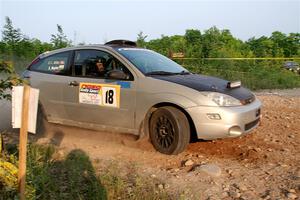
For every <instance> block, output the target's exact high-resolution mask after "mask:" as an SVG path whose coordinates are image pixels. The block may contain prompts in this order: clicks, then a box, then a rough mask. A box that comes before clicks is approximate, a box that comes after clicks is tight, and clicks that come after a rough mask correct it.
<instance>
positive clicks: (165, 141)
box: [149, 106, 190, 154]
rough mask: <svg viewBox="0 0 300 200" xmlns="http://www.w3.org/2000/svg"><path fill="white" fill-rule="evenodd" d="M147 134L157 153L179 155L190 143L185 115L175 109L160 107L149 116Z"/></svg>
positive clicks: (188, 127)
mask: <svg viewBox="0 0 300 200" xmlns="http://www.w3.org/2000/svg"><path fill="white" fill-rule="evenodd" d="M149 134H150V139H151V142H152V144H153V146H154V148H155V149H156V150H157V151H159V152H161V153H164V154H179V153H181V152H182V151H184V150H185V148H186V146H187V145H188V143H189V141H190V126H189V122H188V120H187V118H186V116H185V114H184V113H182V112H181V111H180V110H178V109H177V108H174V107H169V106H168V107H161V108H158V109H157V110H156V111H155V112H154V113H153V114H152V116H151V119H150V126H149Z"/></svg>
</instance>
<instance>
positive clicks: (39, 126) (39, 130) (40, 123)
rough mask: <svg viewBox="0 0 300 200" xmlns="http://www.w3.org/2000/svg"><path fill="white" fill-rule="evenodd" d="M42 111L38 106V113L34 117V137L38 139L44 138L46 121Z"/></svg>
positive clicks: (40, 106)
mask: <svg viewBox="0 0 300 200" xmlns="http://www.w3.org/2000/svg"><path fill="white" fill-rule="evenodd" d="M44 113H45V112H44V109H43V106H42V105H41V104H39V105H38V111H37V116H36V135H37V136H39V137H42V136H44V134H45V125H46V122H47V119H46V117H45V114H44Z"/></svg>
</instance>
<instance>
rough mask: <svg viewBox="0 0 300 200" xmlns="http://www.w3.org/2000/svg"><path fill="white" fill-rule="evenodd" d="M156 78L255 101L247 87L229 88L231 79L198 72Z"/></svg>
mask: <svg viewBox="0 0 300 200" xmlns="http://www.w3.org/2000/svg"><path fill="white" fill-rule="evenodd" d="M151 77H152V78H155V79H160V80H164V81H168V82H172V83H177V84H179V85H183V86H186V87H189V88H192V89H194V90H197V91H199V92H202V91H211V92H219V93H223V94H226V95H229V96H232V97H234V98H236V99H239V100H240V101H243V102H244V103H245V104H246V103H251V102H252V101H254V99H255V96H254V95H253V94H252V93H251V92H250V91H249V90H248V89H246V88H244V87H238V88H228V87H227V84H228V82H229V81H226V80H223V79H219V78H216V77H211V76H204V75H198V74H186V75H170V76H161V75H155V76H151Z"/></svg>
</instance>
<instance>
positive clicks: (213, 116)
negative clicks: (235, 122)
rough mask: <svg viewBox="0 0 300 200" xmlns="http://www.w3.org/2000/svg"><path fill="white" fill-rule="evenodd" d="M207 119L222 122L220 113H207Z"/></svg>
mask: <svg viewBox="0 0 300 200" xmlns="http://www.w3.org/2000/svg"><path fill="white" fill-rule="evenodd" d="M207 117H208V118H209V119H212V120H220V119H221V116H220V115H219V114H218V113H207Z"/></svg>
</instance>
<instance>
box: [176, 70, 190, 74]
mask: <svg viewBox="0 0 300 200" xmlns="http://www.w3.org/2000/svg"><path fill="white" fill-rule="evenodd" d="M177 74H180V75H187V74H190V72H189V71H186V70H183V71H181V72H180V73H177Z"/></svg>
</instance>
